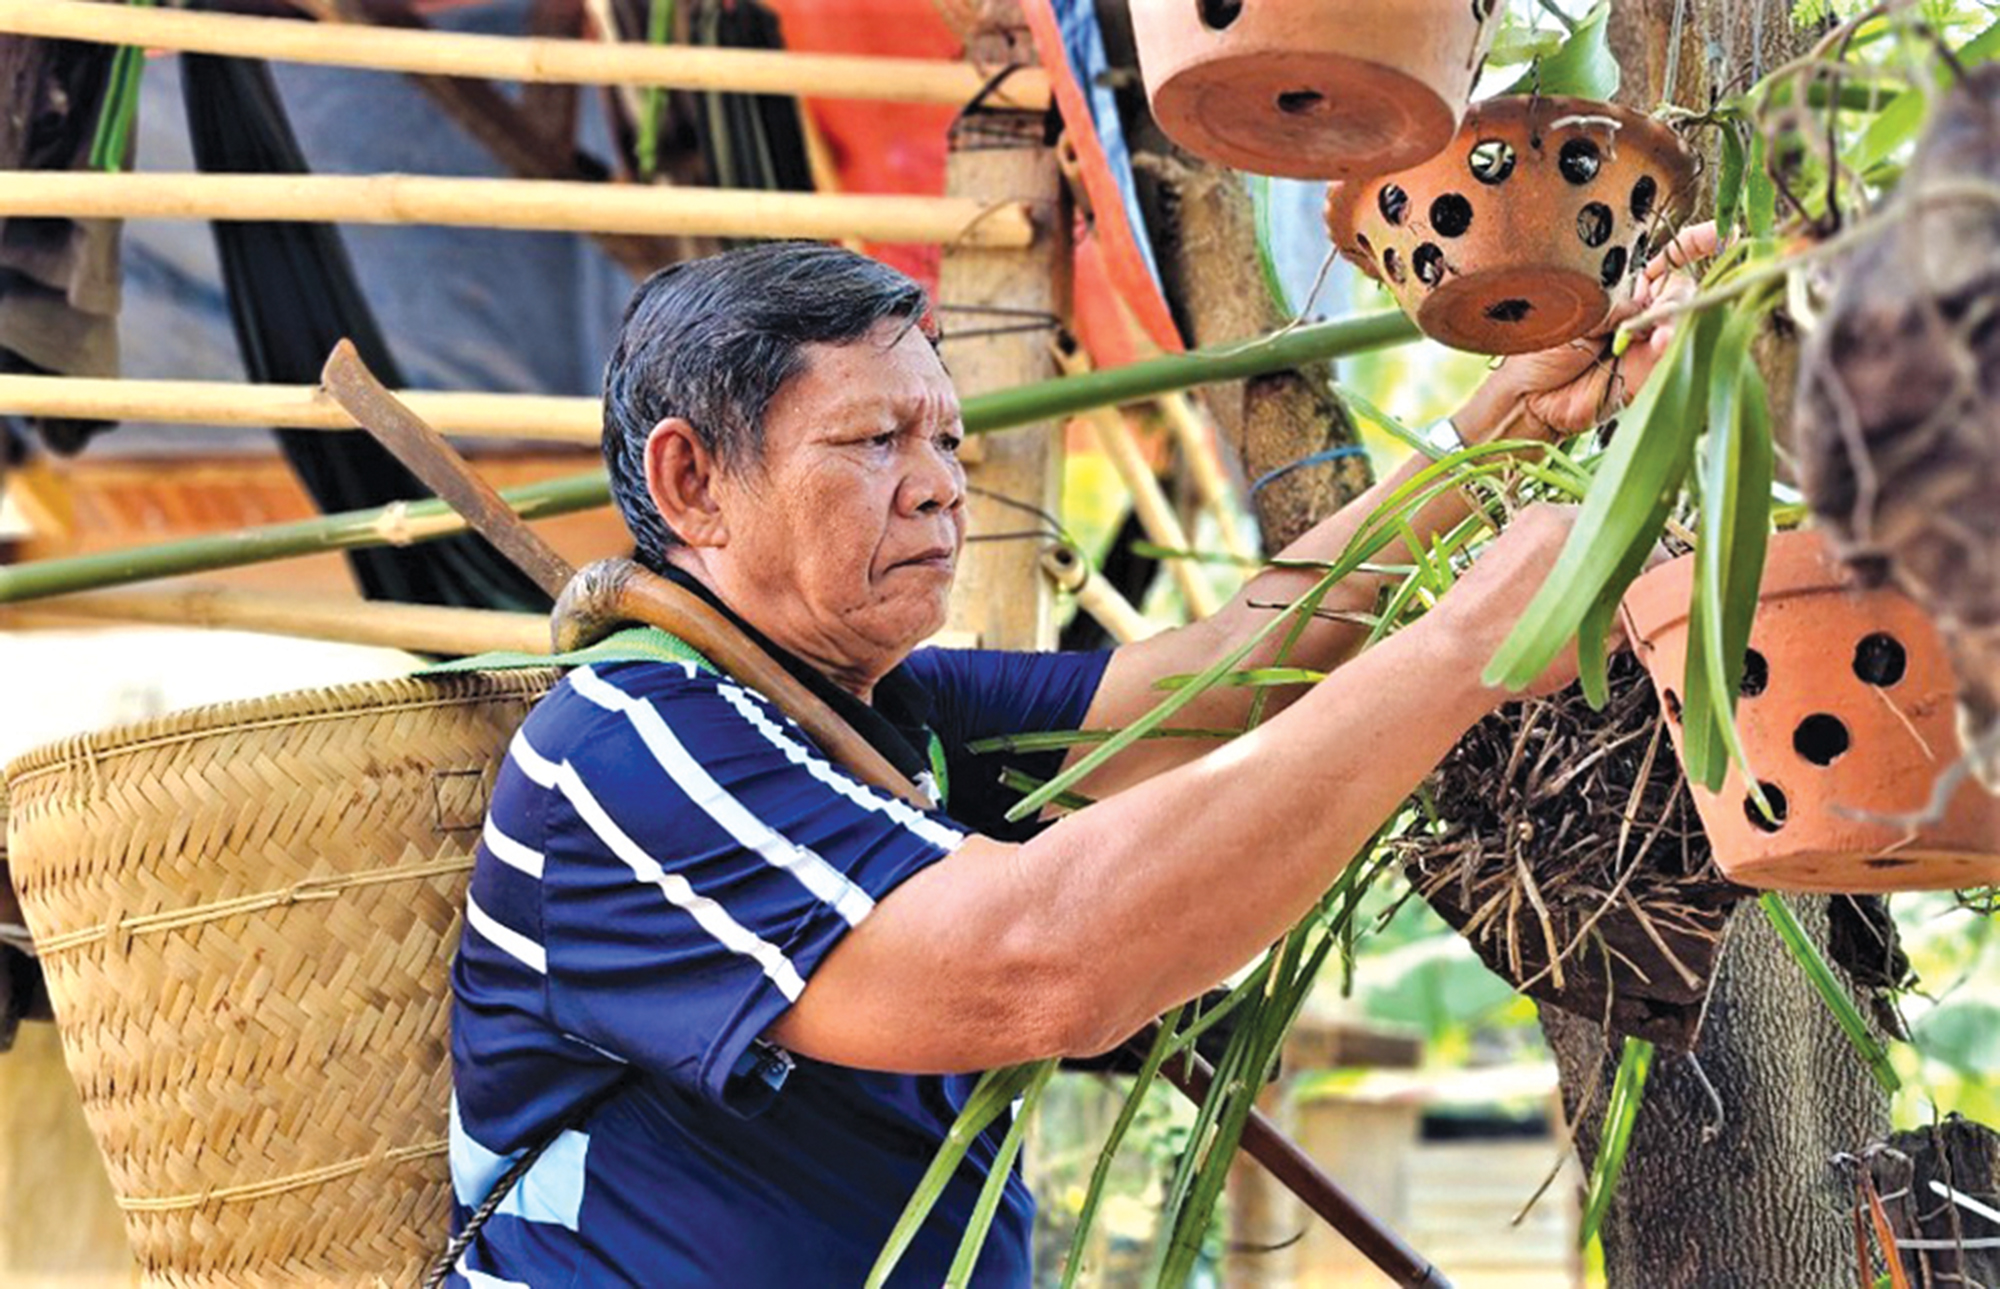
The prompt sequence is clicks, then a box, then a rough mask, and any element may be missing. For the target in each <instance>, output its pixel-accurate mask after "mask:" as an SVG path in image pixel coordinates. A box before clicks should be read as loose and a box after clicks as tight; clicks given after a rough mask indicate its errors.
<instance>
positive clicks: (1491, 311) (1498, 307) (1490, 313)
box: [1486, 300, 1535, 322]
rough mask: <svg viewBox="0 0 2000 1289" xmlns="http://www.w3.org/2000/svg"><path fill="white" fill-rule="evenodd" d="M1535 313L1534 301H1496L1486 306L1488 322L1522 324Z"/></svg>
mask: <svg viewBox="0 0 2000 1289" xmlns="http://www.w3.org/2000/svg"><path fill="white" fill-rule="evenodd" d="M1534 311H1535V304H1534V301H1532V300H1495V301H1494V302H1493V303H1492V304H1489V305H1487V306H1486V320H1487V321H1488V322H1520V321H1521V320H1522V319H1524V318H1526V317H1527V316H1528V315H1529V314H1531V313H1533V312H1534Z"/></svg>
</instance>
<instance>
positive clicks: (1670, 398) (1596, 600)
mask: <svg viewBox="0 0 2000 1289" xmlns="http://www.w3.org/2000/svg"><path fill="white" fill-rule="evenodd" d="M1719 325H1720V317H1719V315H1718V314H1716V313H1715V312H1713V311H1710V312H1706V313H1701V314H1697V315H1695V316H1693V317H1691V318H1684V319H1682V321H1681V326H1680V328H1679V329H1678V330H1677V331H1676V332H1675V335H1674V339H1673V342H1672V343H1671V344H1670V345H1669V346H1668V348H1667V352H1666V354H1665V356H1664V357H1663V358H1662V359H1661V361H1660V364H1659V366H1658V367H1657V368H1655V369H1654V372H1653V375H1652V377H1651V379H1649V380H1648V381H1647V382H1646V385H1645V388H1643V389H1642V390H1640V391H1639V395H1638V397H1637V398H1635V399H1633V401H1632V405H1631V407H1629V408H1628V409H1627V410H1626V412H1625V415H1624V416H1622V417H1621V418H1619V431H1618V433H1617V434H1616V435H1614V436H1613V438H1612V440H1611V447H1610V448H1609V449H1608V450H1607V451H1606V452H1605V454H1604V457H1603V460H1602V461H1601V463H1600V464H1599V466H1598V470H1597V479H1596V482H1595V483H1594V484H1593V485H1592V486H1591V489H1590V494H1589V496H1587V497H1586V498H1585V499H1584V503H1583V512H1582V514H1581V515H1579V516H1578V518H1577V522H1576V527H1575V528H1574V529H1572V530H1571V532H1570V536H1569V540H1568V541H1567V543H1565V544H1564V546H1563V549H1562V553H1561V554H1560V555H1558V556H1557V558H1556V563H1555V567H1554V568H1553V569H1551V570H1550V572H1549V575H1548V577H1547V578H1546V579H1544V581H1543V583H1542V586H1541V589H1540V590H1539V591H1537V592H1536V594H1535V597H1534V599H1533V600H1532V601H1531V602H1530V603H1529V605H1528V608H1527V611H1526V612H1525V613H1523V614H1522V615H1521V620H1520V622H1519V623H1517V624H1516V625H1515V627H1514V630H1513V631H1512V633H1510V634H1509V635H1508V637H1507V639H1506V640H1505V642H1503V643H1502V644H1501V646H1500V650H1499V652H1498V653H1496V654H1494V656H1493V661H1492V662H1490V663H1488V664H1487V667H1486V672H1485V679H1486V683H1487V684H1489V685H1504V686H1507V687H1508V688H1511V689H1520V688H1523V687H1525V686H1526V685H1528V684H1530V683H1532V682H1533V681H1534V679H1535V678H1536V677H1537V676H1539V675H1541V674H1542V672H1543V671H1545V670H1547V668H1548V666H1549V664H1550V663H1551V662H1553V661H1554V660H1555V658H1556V655H1557V654H1559V653H1561V652H1562V650H1563V648H1564V646H1566V645H1567V644H1569V642H1570V641H1572V640H1574V639H1576V638H1577V633H1578V631H1579V630H1580V629H1581V628H1582V626H1583V624H1584V620H1585V619H1586V618H1587V617H1588V618H1590V619H1591V620H1592V623H1593V625H1594V626H1597V627H1598V635H1599V639H1600V640H1601V639H1602V627H1603V626H1606V625H1608V623H1609V620H1610V617H1609V614H1610V604H1611V603H1615V600H1616V597H1617V596H1618V595H1622V594H1623V593H1624V589H1625V586H1626V585H1627V584H1629V582H1630V580H1631V578H1632V577H1636V576H1637V574H1638V570H1639V569H1640V568H1641V567H1643V560H1644V556H1643V552H1644V551H1646V550H1650V549H1651V548H1652V545H1653V543H1654V542H1655V541H1656V540H1658V538H1659V535H1660V527H1659V526H1660V524H1661V523H1663V522H1664V521H1665V518H1666V512H1665V510H1664V508H1663V503H1664V502H1665V501H1666V500H1667V499H1669V498H1671V496H1672V495H1673V494H1674V492H1675V491H1676V490H1677V489H1678V488H1679V487H1680V484H1681V480H1682V479H1683V478H1684V477H1685V476H1686V474H1687V469H1688V461H1689V458H1690V456H1691V455H1692V452H1693V444H1694V440H1695V437H1696V434H1697V433H1698V432H1699V429H1700V426H1699V421H1700V416H1701V412H1702V411H1703V410H1705V408H1704V407H1703V404H1701V403H1700V402H1699V401H1698V400H1697V398H1696V392H1697V391H1698V390H1699V388H1700V385H1699V376H1700V372H1701V369H1702V368H1704V367H1705V359H1706V355H1707V352H1708V349H1709V348H1710V346H1711V345H1712V344H1713V341H1714V335H1715V331H1716V329H1717V327H1718V326H1719ZM1635 547H1637V548H1639V550H1640V551H1641V552H1642V553H1641V555H1640V556H1639V557H1637V558H1636V559H1635V557H1634V555H1633V550H1634V548H1635ZM1607 596H1609V601H1607ZM1596 666H1597V669H1598V671H1599V672H1600V673H1601V669H1602V662H1601V654H1600V656H1599V660H1598V662H1597V664H1596ZM1601 679H1602V677H1601V674H1600V676H1599V680H1600V681H1601Z"/></svg>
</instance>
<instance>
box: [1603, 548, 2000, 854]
mask: <svg viewBox="0 0 2000 1289" xmlns="http://www.w3.org/2000/svg"><path fill="white" fill-rule="evenodd" d="M1693 577H1694V559H1693V557H1692V556H1687V557H1683V558H1681V559H1678V560H1675V561H1673V562H1672V563H1669V564H1664V565H1662V566H1661V567H1659V568H1656V569H1654V570H1653V571H1651V572H1649V573H1647V574H1646V575H1645V576H1644V577H1641V578H1640V579H1639V580H1638V581H1637V582H1635V583H1633V585H1632V589H1631V590H1630V591H1628V592H1627V593H1626V596H1625V603H1624V615H1625V625H1626V634H1627V636H1628V637H1629V638H1630V640H1631V641H1632V645H1633V648H1634V649H1635V650H1636V651H1637V652H1638V654H1639V657H1640V660H1641V661H1643V662H1644V663H1645V664H1646V666H1647V668H1648V669H1650V670H1651V671H1652V673H1653V681H1654V684H1655V685H1656V686H1657V688H1658V689H1659V692H1660V696H1661V703H1662V705H1663V706H1664V707H1665V708H1666V711H1667V724H1668V728H1669V729H1670V730H1671V731H1672V733H1673V738H1674V744H1675V747H1676V748H1678V747H1679V746H1680V741H1681V734H1682V731H1681V724H1680V710H1681V701H1680V690H1681V686H1682V684H1683V683H1684V678H1685V674H1686V669H1687V651H1688V640H1689V638H1688V599H1689V593H1690V590H1691V589H1692V586H1693ZM1955 687H1956V682H1955V681H1954V680H1953V677H1952V671H1951V664H1950V662H1949V661H1948V660H1947V658H1946V656H1945V652H1944V646H1943V644H1942V643H1941V642H1940V640H1939V638H1938V633H1937V629H1936V628H1935V627H1934V626H1933V625H1932V624H1931V621H1930V619H1929V618H1928V617H1926V616H1925V615H1924V613H1923V611H1922V610H1920V609H1919V608H1918V607H1917V606H1916V604H1915V603H1913V602H1912V601H1911V600H1909V599H1908V598H1907V597H1905V596H1904V595H1902V594H1901V593H1899V592H1896V591H1894V590H1890V589H1887V588H1882V589H1863V588H1862V587H1860V586H1858V585H1856V584H1855V582H1854V580H1853V579H1852V578H1851V577H1850V576H1849V575H1848V574H1847V573H1846V571H1845V570H1844V568H1843V567H1842V566H1841V564H1840V563H1839V561H1837V560H1836V559H1835V558H1834V557H1833V555H1832V553H1831V552H1830V551H1829V550H1828V549H1827V546H1826V543H1825V541H1824V540H1823V539H1822V538H1821V537H1820V536H1819V535H1818V534H1817V533H1810V532H1792V533H1781V534H1779V535H1778V536H1777V537H1775V538H1773V539H1772V542H1771V549H1770V555H1769V557H1768V558H1767V560H1766V562H1765V568H1764V582H1763V588H1762V591H1761V594H1760V596H1759V602H1758V606H1757V616H1756V619H1755V621H1754V622H1753V624H1752V626H1751V629H1750V654H1749V657H1748V659H1747V664H1746V666H1745V668H1744V676H1743V684H1742V690H1741V694H1740V696H1739V698H1738V701H1737V708H1736V722H1737V729H1738V730H1739V731H1740V732H1741V734H1742V736H1743V743H1744V750H1745V754H1746V756H1747V758H1748V760H1749V764H1750V766H1751V768H1752V769H1753V770H1754V771H1755V773H1756V775H1757V778H1758V780H1759V781H1760V782H1761V783H1762V784H1763V788H1764V794H1765V798H1766V800H1767V801H1768V802H1769V803H1770V805H1771V808H1772V817H1767V816H1766V815H1765V814H1764V812H1763V811H1761V810H1759V809H1758V807H1757V806H1756V804H1755V802H1754V801H1753V800H1752V799H1751V797H1750V794H1749V788H1748V785H1747V783H1746V782H1745V781H1744V779H1743V778H1742V775H1741V773H1740V771H1739V770H1737V769H1736V768H1735V767H1731V769H1730V771H1729V777H1728V779H1727V780H1726V781H1725V782H1724V783H1723V786H1722V790H1721V791H1720V792H1709V791H1707V790H1706V789H1703V788H1700V787H1695V788H1694V790H1693V791H1694V799H1695V805H1696V807H1697V808H1698V809H1699V810H1700V812H1701V820H1702V827H1703V829H1704V830H1705V831H1706V832H1707V833H1708V838H1709V841H1710V843H1711V844H1712V845H1713V846H1714V848H1715V858H1716V863H1717V864H1718V865H1719V866H1720V867H1721V869H1722V871H1723V872H1724V873H1726V874H1727V875H1728V876H1729V877H1730V878H1731V879H1732V880H1734V881H1737V882H1740V883H1742V884H1743V885H1745V886H1755V887H1762V888H1765V889H1773V890H1789V891H1848V892H1862V891H1913V890H1949V889H1957V888H1964V887H1970V886H1986V885H1991V884H1994V883H1996V882H2000V798H1995V797H1993V796H1990V795H1988V794H1987V793H1986V792H1985V790H1984V789H1982V788H1981V787H1980V786H1979V784H1978V783H1977V782H1974V781H1972V780H1971V779H1970V778H1969V777H1967V778H1964V779H1962V781H1961V782H1960V785H1959V787H1958V790H1957V791H1956V792H1954V793H1952V794H1951V796H1950V799H1949V800H1948V801H1947V802H1946V804H1945V806H1944V808H1943V809H1942V810H1940V811H1939V812H1937V816H1936V817H1935V818H1932V819H1928V820H1915V819H1912V818H1911V817H1913V816H1919V815H1923V814H1925V813H1926V812H1927V806H1928V805H1929V803H1930V799H1931V796H1932V789H1933V785H1934V784H1936V783H1937V782H1938V779H1939V776H1940V775H1941V774H1942V773H1943V772H1944V771H1945V770H1946V769H1947V767H1949V766H1951V765H1953V764H1954V763H1955V762H1956V761H1957V760H1958V758H1959V755H1960V747H1959V741H1958V734H1957V730H1956V727H1955V723H1954V720H1953V711H1952V694H1953V692H1954V690H1955Z"/></svg>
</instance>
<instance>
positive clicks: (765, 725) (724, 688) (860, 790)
mask: <svg viewBox="0 0 2000 1289" xmlns="http://www.w3.org/2000/svg"><path fill="white" fill-rule="evenodd" d="M717 689H718V690H719V691H720V693H721V694H722V697H723V698H724V699H726V700H727V701H728V703H729V705H730V706H731V707H733V708H735V709H736V712H737V714H738V715H739V716H741V717H742V718H743V719H744V720H746V721H748V722H750V724H751V726H752V727H753V728H754V729H755V730H756V731H757V732H758V733H759V734H762V735H763V736H764V738H765V739H766V741H768V742H769V743H770V744H771V746H772V747H775V748H777V749H778V750H779V751H780V752H783V753H784V754H785V759H786V760H787V761H790V762H791V763H792V764H793V765H796V766H801V767H803V768H804V769H805V772H806V773H807V774H810V775H811V776H812V777H813V778H815V779H817V780H819V781H820V782H821V783H823V784H825V785H826V786H827V787H829V788H832V789H833V790H834V791H835V792H838V793H839V794H840V795H841V796H843V797H845V798H847V799H848V800H849V801H852V802H853V803H854V804H855V805H857V806H860V807H861V808H862V809H863V810H867V811H870V812H872V813H878V814H883V815H886V816H888V817H889V819H890V820H891V821H892V822H894V823H897V824H901V825H902V826H903V827H905V828H907V829H909V830H910V831H911V832H912V833H915V834H916V835H917V836H918V837H921V838H922V839H923V840H925V841H927V842H929V843H930V844H931V845H933V846H936V847H938V848H939V849H940V850H956V849H958V847H959V846H960V845H962V844H963V843H964V841H965V834H964V833H962V832H959V831H958V830H957V829H955V828H947V827H945V826H944V825H943V824H941V823H939V822H937V821H936V820H935V819H932V818H931V817H930V816H929V815H927V814H925V813H924V812H923V811H921V810H918V809H916V808H914V807H912V806H911V805H909V803H907V802H904V801H901V800H898V799H897V798H895V797H889V796H884V795H883V794H881V793H879V792H874V791H871V790H870V789H868V788H867V787H864V786H863V785H862V784H860V783H858V782H856V781H855V780H854V779H851V778H849V777H848V776H847V775H845V774H842V773H841V772H840V771H839V770H836V769H834V768H833V766H832V765H831V764H830V763H828V762H826V761H824V760H821V759H820V758H819V757H816V756H814V755H813V754H812V749H811V748H808V747H807V746H806V745H805V744H803V743H800V742H799V741H798V740H796V739H794V738H792V737H791V736H790V735H788V734H786V733H785V731H784V730H783V729H781V728H779V727H778V726H777V725H775V724H773V723H772V722H771V718H770V717H768V716H766V715H765V714H764V712H763V709H762V708H760V707H758V706H757V704H756V702H755V701H754V700H752V699H751V697H750V695H749V694H747V693H745V692H744V691H743V690H742V689H741V688H740V687H738V686H736V685H733V684H730V683H729V682H727V681H724V682H723V683H722V684H721V685H719V686H717Z"/></svg>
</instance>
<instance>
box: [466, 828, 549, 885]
mask: <svg viewBox="0 0 2000 1289" xmlns="http://www.w3.org/2000/svg"><path fill="white" fill-rule="evenodd" d="M480 840H481V841H484V842H485V843H486V849H488V850H490V851H492V852H493V858H495V859H497V860H499V861H500V862H501V863H503V864H505V865H507V867H509V868H518V869H520V870H521V871H522V872H524V873H526V874H527V875H528V876H530V877H533V878H537V879H539V878H540V877H541V875H542V852H541V851H539V850H533V849H531V848H529V847H527V846H524V845H522V844H521V843H520V842H518V841H515V840H514V839H513V838H512V837H509V836H508V835H507V834H506V833H504V832H501V831H500V826H499V825H498V824H496V823H494V822H493V816H492V815H488V816H486V830H485V831H484V832H482V833H481V834H480Z"/></svg>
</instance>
